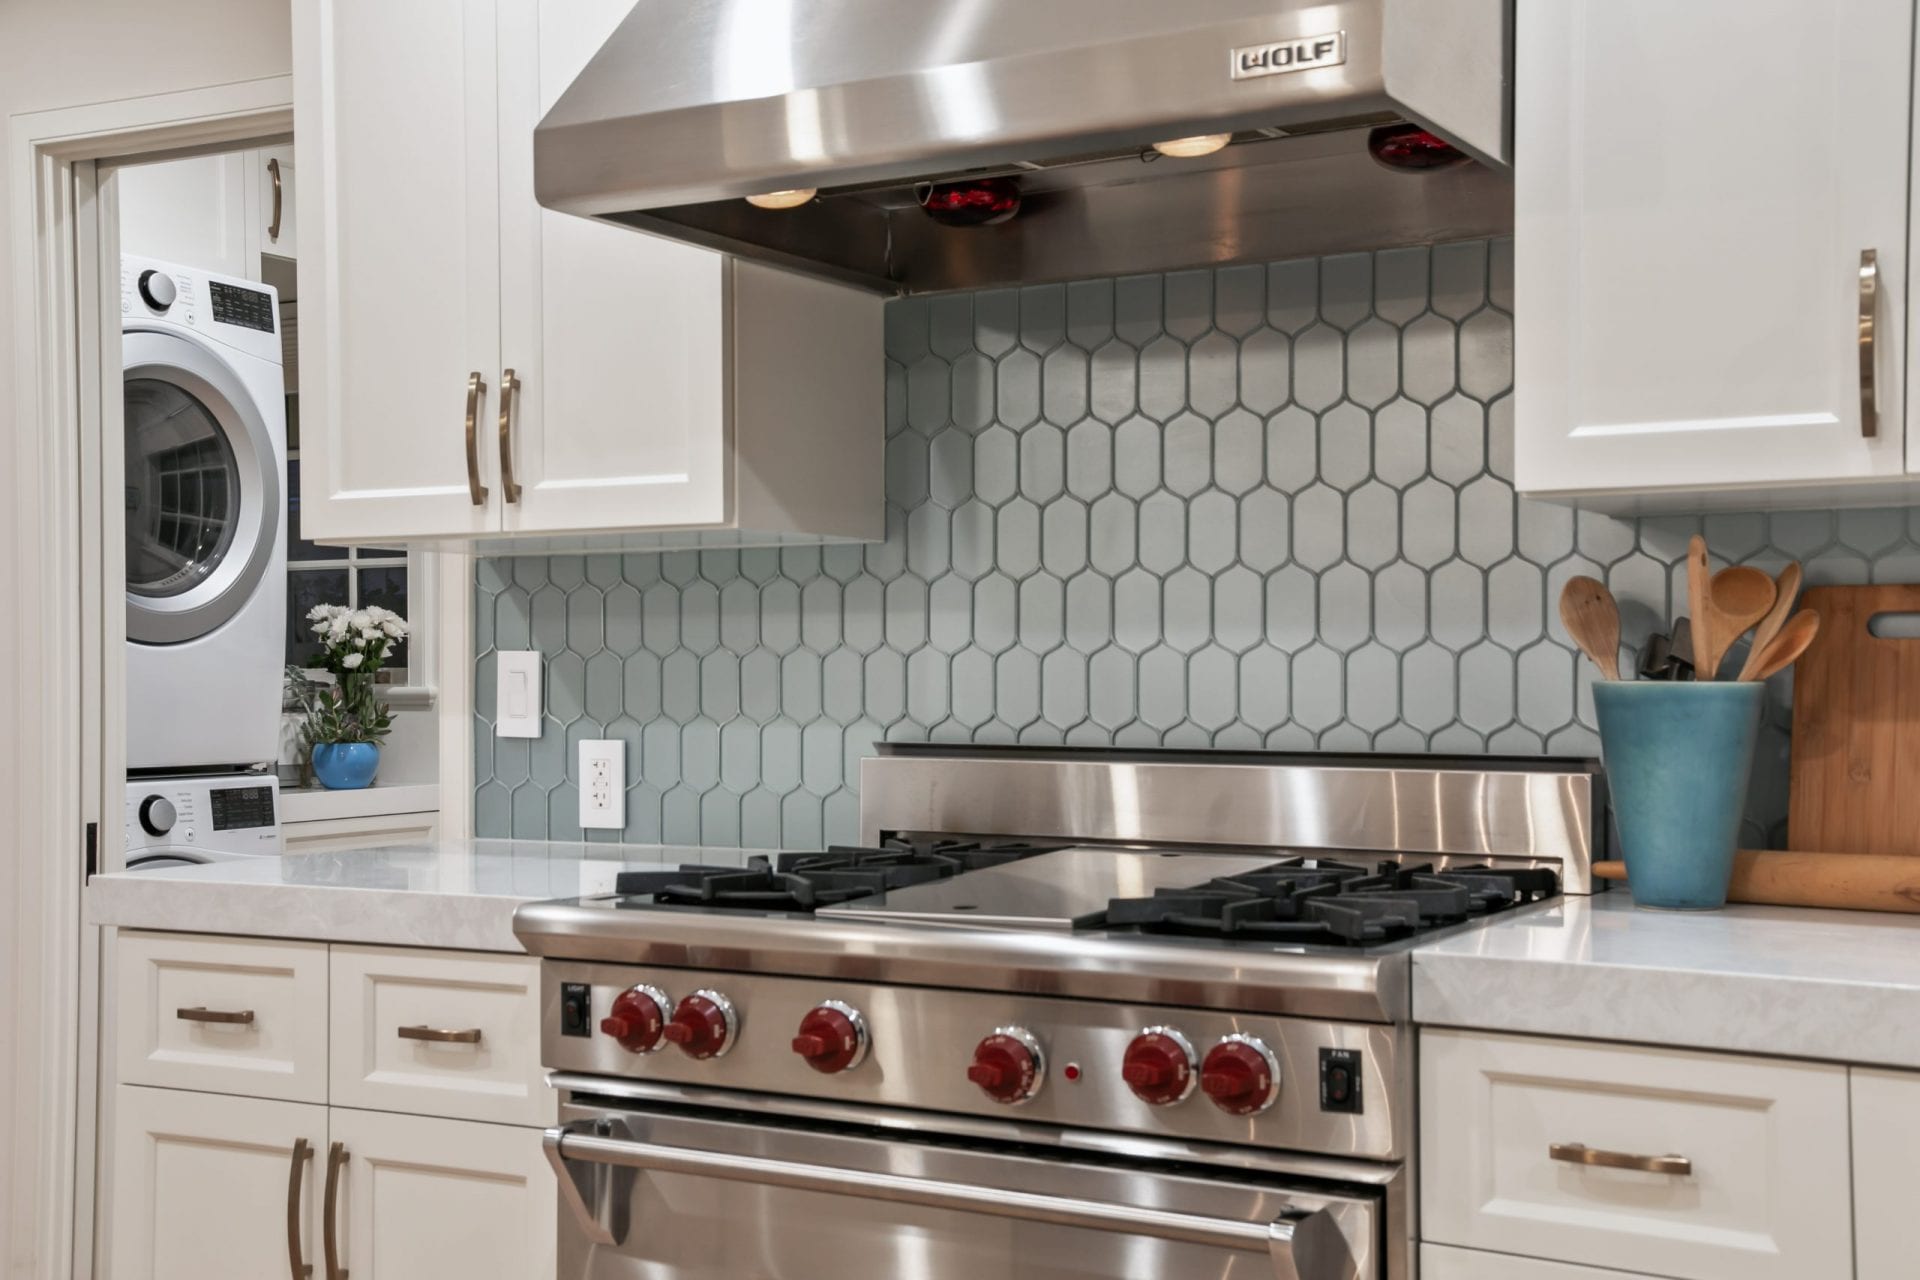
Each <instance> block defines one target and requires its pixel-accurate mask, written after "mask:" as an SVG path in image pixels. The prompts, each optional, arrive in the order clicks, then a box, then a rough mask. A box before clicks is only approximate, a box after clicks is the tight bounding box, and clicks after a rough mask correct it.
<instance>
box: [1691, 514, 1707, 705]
mask: <svg viewBox="0 0 1920 1280" xmlns="http://www.w3.org/2000/svg"><path fill="white" fill-rule="evenodd" d="M1712 588H1713V577H1712V575H1711V573H1710V572H1709V571H1708V569H1707V540H1706V539H1705V538H1703V537H1701V536H1700V535H1699V534H1697V533H1696V534H1694V535H1693V537H1692V538H1691V539H1689V540H1688V542H1687V614H1688V616H1689V617H1690V618H1691V619H1692V622H1693V625H1692V627H1691V630H1692V632H1693V655H1692V656H1693V678H1694V679H1696V680H1711V679H1713V668H1712V667H1710V666H1708V665H1707V664H1706V663H1705V662H1704V661H1703V660H1702V659H1703V657H1704V655H1706V654H1708V653H1711V652H1712V651H1713V615H1712V609H1711V607H1710V604H1709V601H1708V592H1710V591H1711V590H1712Z"/></svg>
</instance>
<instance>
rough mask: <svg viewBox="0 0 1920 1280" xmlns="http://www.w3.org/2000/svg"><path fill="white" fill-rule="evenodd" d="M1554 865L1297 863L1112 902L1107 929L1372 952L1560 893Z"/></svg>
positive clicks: (1296, 861) (1290, 862)
mask: <svg viewBox="0 0 1920 1280" xmlns="http://www.w3.org/2000/svg"><path fill="white" fill-rule="evenodd" d="M1559 887H1560V883H1559V877H1558V876H1557V875H1555V874H1554V872H1552V871H1551V870H1548V869H1546V868H1525V869H1518V870H1496V869H1494V868H1492V867H1460V868H1453V869H1450V870H1446V871H1436V870H1434V869H1433V867H1432V866H1430V865H1420V866H1411V867H1402V866H1399V865H1397V864H1395V863H1391V862H1383V863H1381V864H1379V866H1378V867H1377V868H1376V869H1375V870H1373V871H1371V872H1369V871H1368V870H1367V869H1366V868H1364V867H1358V866H1354V865H1352V864H1350V863H1342V862H1332V861H1328V860H1325V859H1315V860H1312V861H1308V860H1307V859H1299V858H1296V859H1293V860H1291V861H1287V862H1281V863H1276V864H1274V865H1273V866H1271V867H1266V868H1262V869H1261V870H1259V871H1256V872H1252V873H1250V874H1247V875H1239V876H1228V877H1223V878H1221V879H1217V880H1210V881H1207V882H1206V883H1204V884H1200V885H1195V886H1193V887H1191V888H1182V889H1161V890H1159V891H1158V892H1156V893H1155V894H1154V895H1153V896H1152V897H1148V898H1118V899H1115V900H1114V901H1112V902H1110V903H1109V904H1108V905H1107V912H1106V924H1107V926H1108V927H1109V928H1133V929H1138V930H1139V931H1140V932H1142V933H1162V934H1180V935H1186V936H1194V937H1218V938H1229V939H1239V938H1244V939H1248V940H1251V941H1261V942H1292V943H1321V944H1329V945H1335V946H1340V945H1345V946H1364V945H1367V944H1369V943H1376V942H1385V941H1389V940H1392V939H1395V938H1404V937H1408V936H1410V935H1413V934H1416V933H1425V932H1428V931H1430V930H1433V929H1439V928H1444V927H1446V926H1447V925H1453V924H1459V923H1460V922H1461V921H1463V920H1466V919H1468V918H1469V917H1471V916H1477V915H1489V914H1492V913H1493V912H1496V911H1504V910H1506V909H1508V908H1509V907H1513V906H1518V905H1520V904H1522V903H1526V902H1534V901H1537V900H1539V899H1541V898H1545V897H1549V896H1551V895H1553V894H1555V893H1557V892H1559Z"/></svg>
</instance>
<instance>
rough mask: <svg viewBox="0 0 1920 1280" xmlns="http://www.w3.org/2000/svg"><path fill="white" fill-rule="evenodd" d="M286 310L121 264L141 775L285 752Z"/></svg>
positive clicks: (204, 275) (212, 283)
mask: <svg viewBox="0 0 1920 1280" xmlns="http://www.w3.org/2000/svg"><path fill="white" fill-rule="evenodd" d="M278 301H279V300H278V298H277V296H276V295H275V293H274V291H273V290H272V289H271V288H269V287H267V286H266V285H262V284H256V283H254V282H253V281H250V280H239V279H234V278H231V277H227V276H219V275H214V274H211V273H209V272H206V271H200V270H197V269H195V268H192V267H180V266H175V265H172V264H170V263H165V262H156V261H153V260H151V259H145V258H137V257H132V256H127V257H123V258H122V259H121V265H120V317H121V331H122V339H121V350H122V354H123V358H124V370H125V381H124V386H125V406H126V476H125V490H124V491H125V495H126V563H127V768H128V769H129V770H130V771H134V772H140V771H151V770H170V771H176V772H178V771H184V770H194V769H199V770H206V771H209V772H211V771H214V770H218V769H224V768H231V767H235V766H254V765H261V764H270V763H272V762H273V761H275V760H276V759H277V758H278V756H279V743H280V691H281V673H282V670H283V668H284V665H285V662H286V647H287V643H286V628H287V603H286V598H287V573H286V557H287V504H286V497H285V494H286V474H287V449H286V402H285V394H284V382H283V379H282V376H281V354H280V324H279V306H278Z"/></svg>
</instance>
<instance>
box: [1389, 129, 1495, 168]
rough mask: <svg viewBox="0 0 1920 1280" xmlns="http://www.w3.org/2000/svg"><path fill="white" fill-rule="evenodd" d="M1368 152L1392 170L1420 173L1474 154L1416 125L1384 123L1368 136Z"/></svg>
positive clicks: (1450, 166)
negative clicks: (1469, 153)
mask: <svg viewBox="0 0 1920 1280" xmlns="http://www.w3.org/2000/svg"><path fill="white" fill-rule="evenodd" d="M1367 154H1369V155H1371V156H1372V157H1373V158H1374V159H1375V160H1378V161H1379V162H1380V163H1381V164H1383V165H1385V166H1386V167H1387V168H1389V169H1395V170H1399V171H1401V172H1412V173H1420V172H1425V171H1427V170H1431V169H1451V168H1452V167H1453V166H1454V165H1457V164H1467V163H1469V162H1471V161H1472V159H1473V157H1472V156H1470V155H1468V154H1467V153H1466V152H1464V151H1462V150H1461V149H1460V148H1458V147H1456V146H1454V145H1453V144H1452V143H1451V142H1448V141H1447V140H1446V139H1445V138H1442V137H1440V136H1439V135H1437V134H1433V133H1429V132H1427V131H1426V130H1425V129H1422V128H1421V127H1420V126H1419V125H1417V124H1388V125H1381V126H1380V127H1379V128H1377V129H1375V130H1374V131H1373V132H1372V133H1369V134H1368V135H1367Z"/></svg>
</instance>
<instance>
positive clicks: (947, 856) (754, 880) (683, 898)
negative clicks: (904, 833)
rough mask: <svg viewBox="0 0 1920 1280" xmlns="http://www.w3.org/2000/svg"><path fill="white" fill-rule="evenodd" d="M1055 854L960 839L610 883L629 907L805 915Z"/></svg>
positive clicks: (1046, 848) (634, 874) (694, 868)
mask: <svg viewBox="0 0 1920 1280" xmlns="http://www.w3.org/2000/svg"><path fill="white" fill-rule="evenodd" d="M1056 847H1057V846H1053V845H1034V844H992V845H983V844H979V843H977V842H973V841H964V840H920V841H889V842H888V843H887V844H886V845H884V846H882V847H880V848H855V847H851V846H846V845H830V846H829V847H828V848H827V849H826V850H825V851H823V852H819V853H783V854H780V855H779V856H778V860H777V861H774V860H770V859H768V858H766V857H763V856H760V855H755V856H754V857H752V858H749V859H748V860H747V864H746V865H745V866H744V867H715V866H701V865H697V864H689V865H686V866H681V867H678V868H674V869H671V870H664V871H623V872H621V873H620V874H619V876H618V877H616V879H615V881H614V892H616V893H617V894H619V895H620V896H621V897H622V898H630V899H634V900H635V901H634V902H633V903H632V905H634V906H667V907H708V908H714V909H719V910H726V911H798V912H809V911H814V910H816V909H818V908H820V907H831V906H837V905H839V904H840V903H843V902H852V901H854V900H855V899H857V898H866V897H871V896H873V895H874V894H878V893H883V892H885V891H886V890H888V889H903V888H906V887H907V886H909V885H916V884H926V883H928V882H929V881H933V880H945V879H947V878H949V877H951V876H957V875H959V874H960V873H962V872H964V871H974V870H978V869H979V868H982V867H992V866H999V865H1001V864H1003V863H1007V862H1015V861H1018V860H1019V859H1021V858H1030V857H1033V856H1034V855H1035V854H1040V853H1047V852H1050V851H1051V850H1052V849H1054V848H1056Z"/></svg>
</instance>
